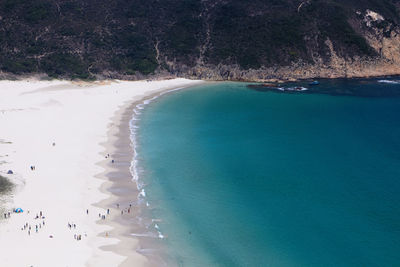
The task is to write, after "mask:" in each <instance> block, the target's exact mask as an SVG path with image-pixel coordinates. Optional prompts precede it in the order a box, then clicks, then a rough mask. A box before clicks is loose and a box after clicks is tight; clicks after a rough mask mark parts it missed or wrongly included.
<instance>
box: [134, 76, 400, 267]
mask: <svg viewBox="0 0 400 267" xmlns="http://www.w3.org/2000/svg"><path fill="white" fill-rule="evenodd" d="M388 86H390V87H391V88H389V89H388V91H391V92H393V91H394V92H400V86H399V85H397V84H389V83H381V82H378V80H367V81H358V80H350V81H342V82H338V81H322V82H321V85H320V87H318V89H316V90H321V91H324V90H327V88H331V89H330V90H331V93H329V94H325V93H315V94H285V93H279V94H278V93H274V92H260V91H256V90H250V89H248V88H247V87H246V84H241V83H221V84H215V85H207V86H203V87H201V88H200V87H198V88H193V89H190V90H184V91H180V92H175V93H173V94H168V95H165V96H163V97H161V98H159V99H157V100H155V101H154V102H152V103H151V104H150V105H148V106H147V107H146V108H145V109H144V110H142V114H141V115H140V118H141V120H140V121H139V122H138V125H139V126H140V127H139V128H138V129H137V136H136V138H137V142H138V147H137V152H138V157H137V158H138V163H137V165H138V166H139V168H140V169H141V172H140V177H139V179H140V181H141V183H142V184H144V190H145V192H146V197H145V201H147V202H148V203H149V204H150V206H149V208H148V209H147V212H148V214H147V216H149V217H151V218H153V219H157V222H155V223H154V224H153V226H154V225H155V224H156V225H157V227H158V228H159V230H160V232H161V233H162V234H163V235H164V236H165V237H166V238H164V239H159V240H156V241H155V242H159V243H162V244H163V245H164V250H163V251H162V252H161V253H162V256H163V257H164V259H165V261H166V263H167V264H168V265H169V266H399V265H400V204H399V203H400V202H399V200H400V194H399V193H400V180H399V179H400V168H399V167H400V139H399V137H400V123H399V122H400V98H397V97H388V96H389V95H384V94H382V93H376V92H375V93H372V95H371V94H370V93H369V94H368V97H365V90H364V89H365V88H367V90H368V91H372V92H373V91H374V90H382V89H381V88H385V87H388ZM374 88H375V89H374ZM360 90H361V91H360ZM362 90H364V91H362ZM335 92H352V94H351V96H343V94H337V93H335ZM357 92H359V93H357ZM381 92H382V91H381ZM153 230H154V231H155V229H153Z"/></svg>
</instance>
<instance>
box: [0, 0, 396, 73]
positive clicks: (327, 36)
mask: <svg viewBox="0 0 400 267" xmlns="http://www.w3.org/2000/svg"><path fill="white" fill-rule="evenodd" d="M399 8H400V1H398V0H379V1H377V0H357V1H356V0H252V1H243V0H113V1H110V0H35V1H31V0H2V1H1V2H0V69H1V70H2V71H3V73H14V74H18V75H21V74H32V73H47V74H48V75H50V76H53V77H60V76H61V77H72V78H90V77H97V78H125V79H139V78H143V77H147V76H149V75H150V76H184V77H194V78H203V79H212V80H253V81H254V80H270V79H298V78H312V77H355V76H378V75H392V74H400V37H399V34H400V27H399V22H400V17H399V14H400V13H399V10H400V9H399Z"/></svg>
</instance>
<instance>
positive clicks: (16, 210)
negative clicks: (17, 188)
mask: <svg viewBox="0 0 400 267" xmlns="http://www.w3.org/2000/svg"><path fill="white" fill-rule="evenodd" d="M15 212H16V213H22V212H24V210H23V209H21V208H17V209H15Z"/></svg>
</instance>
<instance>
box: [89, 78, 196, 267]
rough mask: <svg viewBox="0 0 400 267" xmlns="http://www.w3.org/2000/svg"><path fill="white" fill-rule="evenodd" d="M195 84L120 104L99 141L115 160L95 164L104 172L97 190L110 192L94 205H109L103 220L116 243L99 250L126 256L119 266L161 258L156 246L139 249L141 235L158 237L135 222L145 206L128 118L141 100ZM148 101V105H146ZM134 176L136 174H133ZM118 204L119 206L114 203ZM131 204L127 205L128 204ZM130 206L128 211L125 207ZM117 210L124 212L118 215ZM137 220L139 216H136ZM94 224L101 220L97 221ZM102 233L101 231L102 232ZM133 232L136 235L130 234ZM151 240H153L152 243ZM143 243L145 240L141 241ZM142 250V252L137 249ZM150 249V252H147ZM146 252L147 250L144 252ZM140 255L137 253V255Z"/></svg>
mask: <svg viewBox="0 0 400 267" xmlns="http://www.w3.org/2000/svg"><path fill="white" fill-rule="evenodd" d="M194 86H196V85H189V86H183V87H182V86H177V87H176V88H168V89H166V90H162V91H159V92H156V93H153V94H150V95H148V96H146V97H143V98H142V99H140V100H137V101H134V102H133V103H127V104H126V105H125V106H124V107H121V108H120V110H118V111H117V112H116V114H115V115H114V118H113V121H114V122H118V124H117V125H113V126H111V127H109V129H108V134H107V136H108V140H109V141H107V142H106V143H104V144H102V145H103V146H104V148H105V154H108V153H110V156H111V157H112V158H113V159H114V160H115V162H114V163H110V160H111V159H105V160H103V161H102V162H100V163H99V165H100V166H102V167H103V168H104V169H105V171H104V172H103V173H101V174H99V175H98V176H97V178H100V179H102V180H104V183H103V184H102V186H101V191H102V192H105V193H108V194H110V197H109V198H108V199H104V200H102V201H101V202H99V203H95V204H94V205H95V206H98V207H102V208H103V209H106V208H109V209H110V210H111V212H112V213H113V216H112V217H111V220H108V221H107V222H105V223H106V224H108V225H110V226H112V227H113V229H112V230H111V231H109V232H108V233H109V236H110V237H116V238H117V239H118V240H119V242H118V243H117V244H114V245H109V246H104V247H102V249H104V250H105V251H111V252H114V253H117V254H119V255H121V256H124V257H126V258H125V260H124V261H123V262H122V263H121V264H120V265H119V266H120V267H129V266H133V265H135V266H142V265H144V266H160V263H162V258H161V257H160V256H159V255H157V254H156V253H153V252H156V251H157V249H158V248H150V249H149V248H144V249H143V248H142V245H143V241H144V240H143V238H141V236H142V235H143V236H142V237H144V238H150V239H157V238H159V237H155V236H154V237H149V236H148V234H149V233H147V234H146V233H145V231H146V228H145V227H144V226H143V223H140V222H138V216H141V211H142V209H143V208H145V205H144V203H143V202H142V203H141V202H140V200H139V196H140V194H141V191H140V186H139V184H138V182H139V181H138V180H137V179H138V178H139V177H137V178H136V179H135V177H134V176H135V173H133V172H135V171H134V170H132V168H136V166H133V165H132V163H133V161H135V158H134V157H135V154H134V153H136V152H134V150H135V146H136V145H135V144H134V142H133V140H132V135H133V133H132V128H131V127H132V126H134V125H133V124H131V122H132V120H133V119H134V116H135V114H136V115H138V114H137V113H135V110H136V109H137V107H138V106H139V105H147V104H144V102H145V101H149V103H150V102H151V101H152V100H155V99H158V98H159V97H161V96H163V95H165V94H169V93H171V92H173V91H177V90H185V89H187V88H192V87H194ZM149 103H148V104H149ZM136 175H137V174H136ZM117 204H118V205H119V208H118V207H117V206H116V205H117ZM130 205H131V206H130ZM128 209H130V212H127V210H128ZM121 210H122V211H124V214H123V215H121V213H120V212H121ZM140 219H143V218H142V217H140ZM98 223H100V224H101V223H102V221H99V222H98ZM102 234H105V233H102ZM133 234H136V235H137V236H134V235H133ZM152 243H153V242H152ZM145 244H147V243H145ZM138 250H142V252H138ZM149 250H150V251H149ZM145 251H147V253H146V252H145ZM139 255H140V256H139Z"/></svg>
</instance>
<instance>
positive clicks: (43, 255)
mask: <svg viewBox="0 0 400 267" xmlns="http://www.w3.org/2000/svg"><path fill="white" fill-rule="evenodd" d="M198 83H200V81H190V80H185V79H174V80H166V81H152V82H147V81H140V82H121V81H112V82H107V83H100V82H98V83H73V82H69V81H34V80H32V81H0V141H1V142H0V161H1V162H2V164H0V175H2V176H4V177H7V178H9V179H10V180H11V181H12V182H14V183H15V184H17V186H16V187H15V190H14V191H13V195H12V197H10V198H9V199H8V201H7V202H6V203H1V205H3V206H5V207H6V208H7V209H8V210H12V209H13V208H22V209H23V210H24V212H23V213H22V214H15V213H12V214H11V217H10V218H7V219H4V218H2V219H0V266H4V267H8V266H10V267H11V266H18V267H19V266H34V267H36V266H40V267H54V266H69V267H72V266H96V267H98V266H107V267H112V266H120V265H123V266H125V265H130V266H143V265H147V264H148V263H149V261H148V259H147V258H146V257H144V256H143V255H141V254H139V253H136V252H135V251H136V249H138V247H137V246H138V242H137V240H135V239H133V238H132V237H129V238H128V237H127V233H128V232H129V230H130V228H124V227H121V225H122V226H123V225H124V223H123V221H122V222H121V221H118V217H117V215H118V214H120V213H119V212H120V211H119V210H120V209H123V208H127V207H125V206H126V205H127V203H128V202H126V201H125V202H123V203H121V207H120V209H117V208H116V207H115V202H116V201H118V199H117V198H118V197H119V195H122V196H123V193H118V192H117V191H115V188H114V191H113V183H112V182H113V181H114V180H113V175H112V173H114V174H115V173H118V174H119V175H116V176H115V175H114V176H115V177H119V188H121V186H122V185H123V183H129V182H130V177H128V176H129V173H128V172H127V169H129V164H128V163H129V154H126V153H125V154H124V153H122V154H121V151H122V152H123V149H122V150H121V146H122V148H124V147H126V146H127V143H126V141H119V140H121V138H122V139H124V140H127V137H128V135H127V134H126V133H124V132H121V131H126V130H127V129H128V128H127V125H126V124H127V121H128V120H129V117H130V115H131V112H130V107H131V104H132V103H133V102H136V101H140V100H141V99H144V98H145V97H148V96H149V95H152V94H156V93H157V92H162V91H165V90H169V89H172V88H176V87H186V86H191V85H195V84H198ZM53 143H55V145H53ZM126 152H129V151H128V150H126ZM107 154H110V158H105V156H106V155H107ZM112 159H114V160H115V163H111V160H112ZM30 166H35V170H31V168H30ZM8 170H12V171H13V172H14V174H11V175H9V174H7V171H8ZM121 177H122V178H126V179H125V180H124V181H123V183H122V184H121V179H120V178H121ZM130 187H132V186H130ZM110 192H113V193H114V194H111V193H110ZM127 192H128V191H127ZM125 199H126V196H125ZM3 201H4V199H3ZM122 205H125V206H124V207H122ZM107 208H109V209H110V213H111V214H110V215H107ZM87 210H88V214H87V212H86V211H87ZM28 211H29V213H28ZM40 211H42V213H43V214H42V216H43V217H44V218H41V219H35V217H36V215H39V216H40ZM99 214H102V215H105V216H106V219H105V220H101V219H100V218H99ZM0 216H1V217H3V214H0ZM124 216H125V215H124ZM126 216H135V212H134V210H132V212H131V213H129V215H126ZM43 221H44V222H45V225H43ZM25 223H28V225H30V226H31V231H30V235H29V234H28V231H29V228H27V229H25V230H23V227H24V224H25ZM68 223H70V224H71V225H72V227H71V229H70V228H69V227H68ZM74 224H75V225H76V228H74V227H73V225H74ZM36 225H38V232H36ZM74 235H81V236H82V239H81V240H76V239H75V238H74ZM50 236H52V238H51V237H50Z"/></svg>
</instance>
